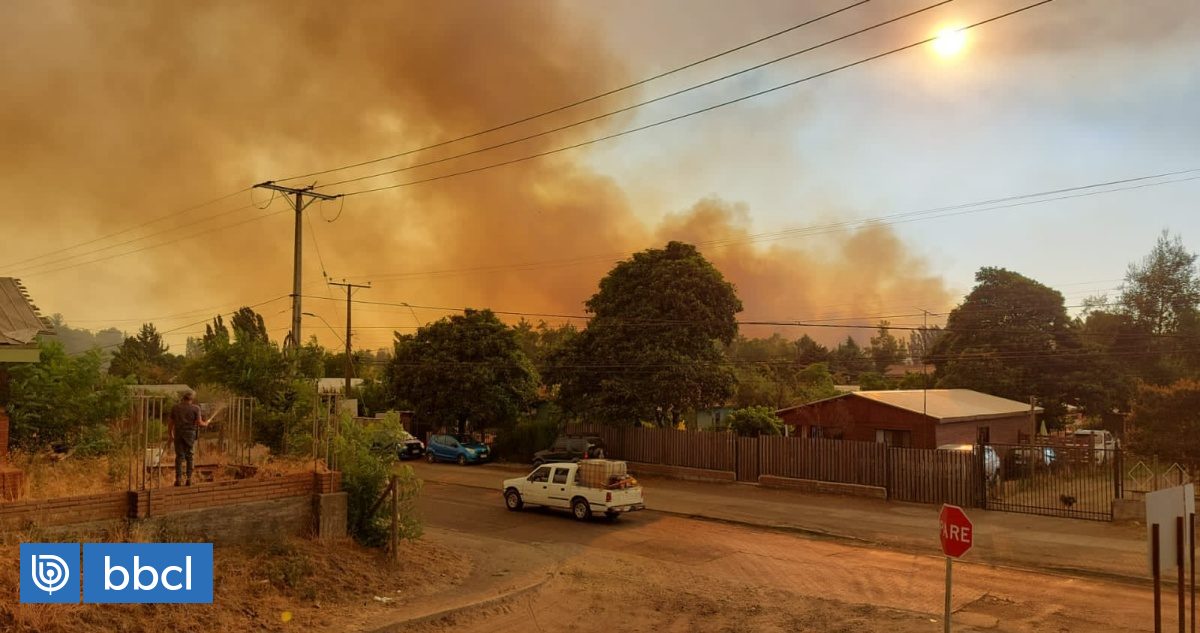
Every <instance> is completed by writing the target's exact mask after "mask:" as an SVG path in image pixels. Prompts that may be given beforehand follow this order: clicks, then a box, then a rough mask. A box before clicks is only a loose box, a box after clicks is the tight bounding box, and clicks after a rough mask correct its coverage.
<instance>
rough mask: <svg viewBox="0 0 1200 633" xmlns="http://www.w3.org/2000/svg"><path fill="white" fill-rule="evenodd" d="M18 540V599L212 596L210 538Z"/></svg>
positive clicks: (194, 599)
mask: <svg viewBox="0 0 1200 633" xmlns="http://www.w3.org/2000/svg"><path fill="white" fill-rule="evenodd" d="M79 552H80V546H79V544H78V543H24V544H22V545H21V602H43V603H45V602H57V603H76V604H77V603H78V602H79V593H80V592H79V590H80V586H81V585H82V588H83V601H84V602H85V603H110V604H111V603H123V604H129V603H168V602H169V603H205V604H209V603H212V601H213V548H212V544H211V543H84V544H83V566H82V568H81V567H80V565H79V561H80V556H79Z"/></svg>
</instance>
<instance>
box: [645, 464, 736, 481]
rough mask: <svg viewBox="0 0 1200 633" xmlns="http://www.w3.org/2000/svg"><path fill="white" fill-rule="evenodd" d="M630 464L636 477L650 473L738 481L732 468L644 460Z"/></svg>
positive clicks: (690, 478) (674, 477)
mask: <svg viewBox="0 0 1200 633" xmlns="http://www.w3.org/2000/svg"><path fill="white" fill-rule="evenodd" d="M628 464H629V472H631V473H633V475H634V476H635V477H636V476H639V475H640V476H646V475H650V476H658V477H670V478H672V479H683V480H688V481H737V473H735V472H733V471H732V470H708V469H705V468H686V467H684V466H665V465H663V464H646V463H643V462H628Z"/></svg>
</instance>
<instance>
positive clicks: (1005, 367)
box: [932, 268, 1085, 423]
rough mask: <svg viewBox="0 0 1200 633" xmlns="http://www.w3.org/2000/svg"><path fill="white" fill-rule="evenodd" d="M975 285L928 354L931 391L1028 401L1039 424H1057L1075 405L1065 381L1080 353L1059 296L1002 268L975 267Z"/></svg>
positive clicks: (952, 312) (1069, 382)
mask: <svg viewBox="0 0 1200 633" xmlns="http://www.w3.org/2000/svg"><path fill="white" fill-rule="evenodd" d="M975 281H976V285H975V288H974V289H972V290H971V293H970V294H969V295H967V298H966V300H964V301H963V303H962V304H961V305H959V306H958V307H957V308H955V309H954V310H953V311H951V312H950V317H949V319H948V320H947V322H946V334H945V335H944V336H943V337H942V338H941V339H940V340H939V341H938V342H937V345H936V346H935V347H934V349H933V358H932V360H933V362H934V365H935V366H936V367H937V378H938V386H939V387H951V388H966V389H975V390H977V391H982V392H985V393H990V394H993V395H997V396H1001V397H1005V398H1011V399H1014V400H1021V401H1024V400H1026V399H1028V398H1029V397H1030V396H1034V397H1036V398H1037V399H1038V401H1039V404H1040V405H1041V406H1042V407H1043V408H1044V409H1045V412H1046V413H1045V415H1046V419H1047V420H1048V421H1050V422H1051V423H1054V422H1056V421H1058V420H1059V419H1060V418H1061V415H1062V413H1063V412H1064V402H1065V401H1073V400H1074V399H1075V398H1076V395H1077V394H1076V393H1075V392H1074V390H1073V389H1072V387H1071V381H1069V380H1067V376H1068V375H1070V374H1072V373H1074V372H1076V371H1078V370H1079V363H1080V359H1081V357H1082V355H1083V353H1084V352H1085V350H1083V347H1082V344H1081V342H1080V339H1079V336H1078V333H1077V332H1076V331H1075V329H1074V327H1073V321H1072V319H1070V318H1069V317H1068V316H1067V311H1066V307H1065V306H1064V304H1063V296H1062V294H1061V293H1059V292H1058V291H1057V290H1054V289H1052V288H1049V287H1047V286H1045V285H1042V284H1040V283H1038V282H1036V281H1034V280H1032V279H1030V278H1028V277H1025V276H1024V275H1021V274H1018V273H1015V272H1012V271H1010V270H1005V269H1003V268H982V269H980V270H979V272H978V273H976V275H975Z"/></svg>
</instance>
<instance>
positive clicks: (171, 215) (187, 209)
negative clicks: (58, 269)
mask: <svg viewBox="0 0 1200 633" xmlns="http://www.w3.org/2000/svg"><path fill="white" fill-rule="evenodd" d="M249 190H250V188H249V187H245V188H243V189H239V190H237V191H235V192H233V193H229V194H226V195H223V196H220V197H218V198H213V199H212V200H209V201H207V202H201V203H200V204H195V205H192V206H190V207H185V208H183V209H180V210H179V211H174V212H172V213H167V214H165V215H160V216H158V217H156V218H153V219H150V220H146V221H145V222H141V223H138V224H135V225H133V226H130V227H127V228H124V229H121V230H120V231H116V232H114V233H108V234H106V235H101V236H100V237H96V238H92V239H90V240H87V241H84V242H78V243H76V244H72V245H70V246H65V247H63V248H60V249H57V250H53V251H47V252H45V253H42V254H41V255H35V256H33V257H28V258H25V259H22V260H18V261H14V262H8V263H7V264H2V265H0V269H8V268H9V267H11V266H18V265H20V264H24V263H26V262H31V261H35V260H38V259H42V258H43V257H49V256H51V255H57V254H58V253H64V252H66V251H69V250H73V249H75V248H79V247H80V246H89V245H91V244H95V243H96V242H99V241H101V240H106V239H108V238H110V237H116V236H118V235H124V234H125V233H128V232H130V231H133V230H136V229H139V228H142V227H143V226H149V225H151V224H154V223H156V222H161V221H163V220H167V219H170V218H174V217H177V216H180V215H183V214H185V213H188V212H190V211H195V210H196V209H201V208H203V207H206V206H208V205H210V204H216V203H217V202H220V201H222V200H226V199H228V198H232V197H234V196H236V195H238V194H240V193H245V192H247V191H249Z"/></svg>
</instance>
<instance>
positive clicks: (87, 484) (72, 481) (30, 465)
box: [11, 452, 129, 499]
mask: <svg viewBox="0 0 1200 633" xmlns="http://www.w3.org/2000/svg"><path fill="white" fill-rule="evenodd" d="M11 458H12V459H11V461H12V464H13V466H16V467H17V468H20V469H21V470H23V471H25V494H24V497H23V498H25V499H54V498H57V497H74V496H80V495H90V494H97V493H101V492H120V491H122V490H125V489H126V488H127V487H128V483H129V482H128V470H127V469H128V466H127V465H126V464H127V462H125V461H124V460H122V459H121V458H120V457H113V458H110V457H75V456H71V457H67V458H65V459H62V460H61V461H60V460H57V459H55V458H53V457H51V456H50V455H49V454H47V453H24V452H14V453H13V454H12V456H11Z"/></svg>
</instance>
